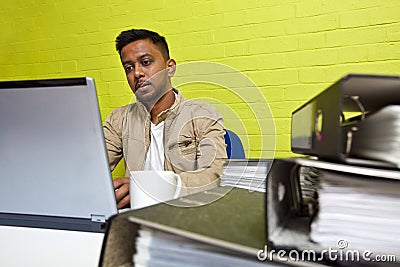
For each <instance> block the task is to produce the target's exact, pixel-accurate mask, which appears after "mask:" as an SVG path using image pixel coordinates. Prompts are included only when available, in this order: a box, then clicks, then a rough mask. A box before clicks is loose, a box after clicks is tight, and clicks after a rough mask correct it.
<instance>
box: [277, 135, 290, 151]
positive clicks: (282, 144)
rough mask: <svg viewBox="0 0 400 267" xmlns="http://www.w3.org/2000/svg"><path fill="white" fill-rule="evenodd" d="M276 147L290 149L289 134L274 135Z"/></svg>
mask: <svg viewBox="0 0 400 267" xmlns="http://www.w3.org/2000/svg"><path fill="white" fill-rule="evenodd" d="M276 149H277V150H284V151H290V134H280V135H277V136H276Z"/></svg>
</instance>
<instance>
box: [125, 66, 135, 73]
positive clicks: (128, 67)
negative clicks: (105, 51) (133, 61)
mask: <svg viewBox="0 0 400 267" xmlns="http://www.w3.org/2000/svg"><path fill="white" fill-rule="evenodd" d="M124 69H125V72H130V71H131V70H132V69H133V67H132V66H125V67H124Z"/></svg>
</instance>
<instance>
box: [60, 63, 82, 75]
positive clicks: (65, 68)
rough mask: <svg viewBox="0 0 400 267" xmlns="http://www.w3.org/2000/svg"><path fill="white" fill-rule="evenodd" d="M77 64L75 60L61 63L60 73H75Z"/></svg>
mask: <svg viewBox="0 0 400 267" xmlns="http://www.w3.org/2000/svg"><path fill="white" fill-rule="evenodd" d="M77 70H78V69H77V62H76V61H75V60H69V61H63V62H61V71H62V72H63V73H71V74H72V73H75V72H76V71H77Z"/></svg>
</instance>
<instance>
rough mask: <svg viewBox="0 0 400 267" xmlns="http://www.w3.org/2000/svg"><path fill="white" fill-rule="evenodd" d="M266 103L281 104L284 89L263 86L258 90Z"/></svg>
mask: <svg viewBox="0 0 400 267" xmlns="http://www.w3.org/2000/svg"><path fill="white" fill-rule="evenodd" d="M260 90H261V92H262V93H263V95H264V98H265V101H266V102H267V103H273V102H282V101H283V98H284V88H282V87H279V86H265V87H261V88H260Z"/></svg>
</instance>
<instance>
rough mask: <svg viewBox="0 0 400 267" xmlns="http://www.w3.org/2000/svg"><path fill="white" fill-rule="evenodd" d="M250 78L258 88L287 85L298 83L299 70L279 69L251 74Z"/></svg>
mask: <svg viewBox="0 0 400 267" xmlns="http://www.w3.org/2000/svg"><path fill="white" fill-rule="evenodd" d="M248 76H249V77H250V78H251V79H252V80H253V81H254V82H255V83H256V84H257V85H258V86H271V85H285V84H293V83H297V82H298V70H297V69H278V70H265V71H257V72H249V74H248Z"/></svg>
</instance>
